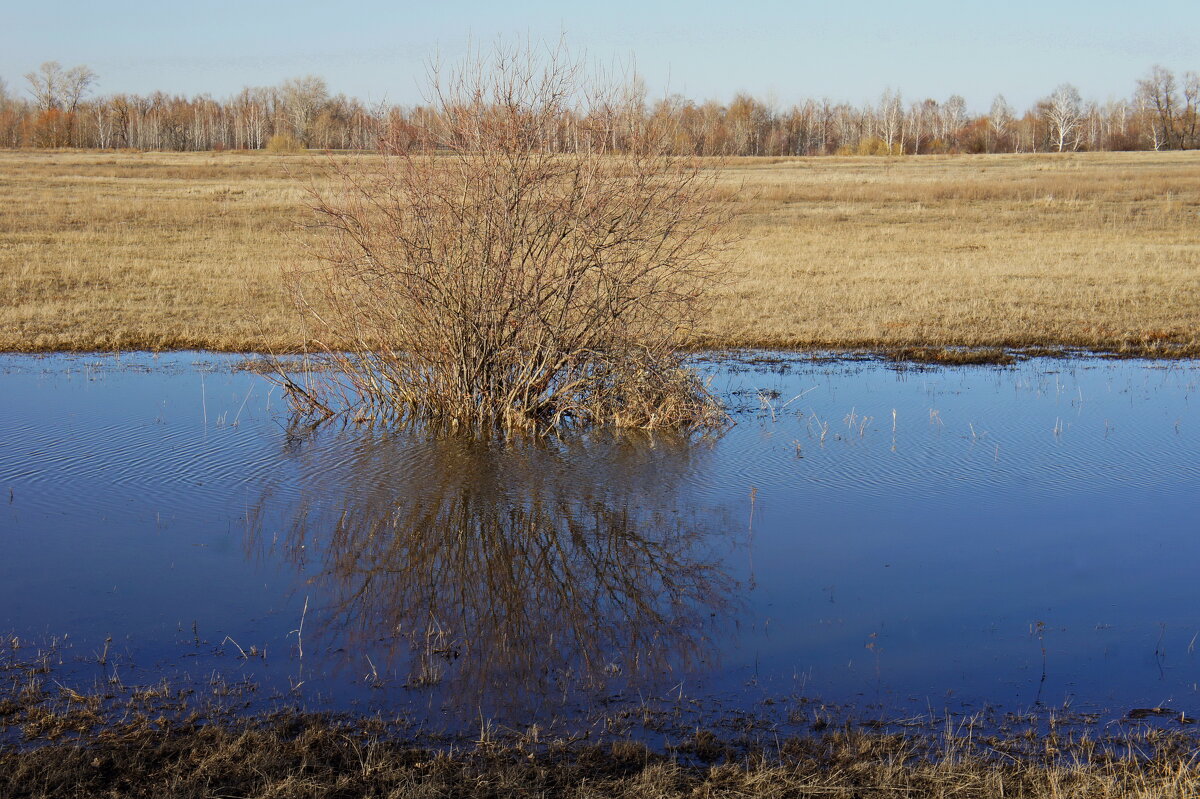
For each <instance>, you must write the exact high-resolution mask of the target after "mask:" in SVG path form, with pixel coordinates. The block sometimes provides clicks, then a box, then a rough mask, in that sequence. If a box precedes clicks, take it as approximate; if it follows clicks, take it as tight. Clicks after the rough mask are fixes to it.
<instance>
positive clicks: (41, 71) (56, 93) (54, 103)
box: [25, 61, 96, 111]
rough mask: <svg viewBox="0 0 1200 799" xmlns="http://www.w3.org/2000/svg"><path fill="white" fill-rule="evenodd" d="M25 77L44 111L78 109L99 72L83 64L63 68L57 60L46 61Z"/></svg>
mask: <svg viewBox="0 0 1200 799" xmlns="http://www.w3.org/2000/svg"><path fill="white" fill-rule="evenodd" d="M25 80H27V81H29V93H30V94H32V95H33V99H34V102H35V103H37V106H38V108H40V109H41V110H42V111H51V110H56V111H75V110H76V109H77V108H78V107H79V102H80V100H82V99H83V97H84V95H85V94H87V93H88V90H89V89H90V88H91V87H92V84H94V83H95V82H96V73H95V72H92V70H91V69H89V68H88V67H86V66H83V65H79V66H75V67H71V68H70V69H68V70H64V69H63V68H62V64H60V63H58V62H57V61H47V62H45V63H43V64H42V65H41V66H40V67H38V69H37V71H36V72H28V73H26V75H25Z"/></svg>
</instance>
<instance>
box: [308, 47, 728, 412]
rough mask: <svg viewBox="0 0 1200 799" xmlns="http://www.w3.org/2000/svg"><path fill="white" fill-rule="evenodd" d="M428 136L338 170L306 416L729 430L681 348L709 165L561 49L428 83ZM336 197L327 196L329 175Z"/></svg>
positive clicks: (716, 224) (707, 231)
mask: <svg viewBox="0 0 1200 799" xmlns="http://www.w3.org/2000/svg"><path fill="white" fill-rule="evenodd" d="M431 72H432V81H431V83H432V90H431V105H432V107H433V109H434V111H433V118H432V119H431V120H430V123H429V124H428V125H427V126H426V128H427V131H426V132H422V133H419V134H416V135H415V137H414V134H413V133H412V132H411V131H404V132H398V133H396V134H395V135H394V136H392V137H391V138H389V139H386V140H385V141H384V142H383V143H382V148H381V149H382V154H381V156H380V157H378V158H369V159H360V160H358V161H345V160H337V159H330V160H328V161H327V162H326V167H325V171H326V177H328V178H331V179H332V181H331V185H333V186H334V188H333V189H322V190H314V192H313V198H314V202H313V204H312V207H313V210H314V211H315V214H316V218H317V225H318V226H319V227H320V228H321V230H322V232H324V233H327V234H328V235H327V236H326V237H325V238H324V243H325V248H324V250H323V251H322V252H320V257H321V266H320V268H318V269H316V270H313V271H307V272H299V271H297V272H294V273H293V274H292V275H291V285H292V287H293V288H294V289H295V298H296V302H297V303H298V305H299V307H300V308H301V309H302V310H303V311H304V312H305V315H306V316H307V318H308V319H309V320H310V321H311V322H312V324H313V328H312V339H313V340H314V341H315V342H317V348H318V350H319V358H320V360H321V361H322V362H323V365H324V366H325V367H327V368H326V369H324V370H322V371H320V372H319V373H318V377H316V378H313V379H310V380H309V381H308V382H307V384H306V385H305V386H304V387H301V386H300V385H298V384H297V383H295V382H291V381H288V388H289V389H290V393H291V396H292V398H293V400H294V401H295V402H296V403H297V404H298V406H300V407H302V408H305V409H309V410H317V411H319V412H321V413H333V412H335V411H338V410H342V409H345V408H346V407H348V406H349V407H358V408H359V413H361V414H366V415H369V416H373V417H380V416H383V417H388V418H407V419H412V418H419V419H424V420H433V421H438V422H445V423H450V424H452V425H465V426H469V427H472V428H480V427H499V428H502V429H510V428H524V427H536V426H541V425H549V426H552V427H554V426H562V425H568V424H613V425H620V426H634V427H648V428H649V427H677V426H692V425H708V424H714V423H717V422H718V421H719V420H720V419H722V418H723V415H722V413H721V411H720V408H719V406H718V404H717V403H716V402H715V400H714V398H713V397H712V396H711V395H710V394H709V393H708V391H707V390H706V388H705V386H704V385H703V384H702V383H701V382H700V381H699V379H698V378H697V376H696V375H695V374H694V373H693V372H691V371H689V370H687V369H686V368H684V365H683V362H682V360H681V358H680V356H679V355H678V354H677V347H678V345H679V344H680V342H681V341H682V339H683V337H684V336H685V335H686V334H687V332H688V331H689V330H690V328H691V325H692V323H693V319H694V316H695V313H696V311H697V308H698V303H699V302H700V300H701V298H702V296H703V294H704V292H705V290H706V288H707V287H708V286H709V285H710V284H711V283H712V282H713V280H714V279H715V277H716V275H717V267H718V261H717V256H718V255H719V254H720V253H721V252H722V251H723V249H724V244H725V238H724V233H723V231H724V230H725V229H726V228H725V225H724V222H725V219H726V213H725V211H724V210H723V206H721V205H720V204H719V203H718V201H717V200H715V199H713V197H712V192H711V189H712V186H713V181H714V179H715V176H716V175H715V172H714V171H713V170H712V169H711V165H710V167H709V168H708V169H705V170H702V169H701V166H700V164H699V162H698V161H696V160H692V159H680V158H676V157H672V156H671V155H670V154H669V146H670V144H671V141H672V139H673V133H674V131H673V130H671V129H669V124H667V123H665V122H659V121H656V120H650V121H646V119H645V116H644V115H643V114H641V113H640V107H641V104H642V99H641V97H640V96H639V94H638V93H637V92H636V91H634V90H631V89H630V88H629V87H628V86H617V87H615V88H614V87H605V86H599V85H597V82H596V81H591V80H588V79H586V78H585V77H584V73H583V70H582V69H581V67H580V66H579V64H578V63H575V62H571V61H569V60H568V59H567V58H566V57H565V56H564V55H563V53H562V51H561V50H559V51H555V52H549V53H547V54H546V55H544V56H541V55H539V54H537V53H535V52H534V51H532V50H531V49H529V48H525V49H512V50H505V49H497V50H496V51H495V53H494V54H493V55H492V56H491V57H490V58H475V59H473V60H471V61H470V62H469V63H468V64H467V66H465V67H463V68H461V69H459V70H458V71H456V72H454V73H453V74H450V75H442V74H441V73H439V72H438V71H437V70H436V69H434V70H432V71H431ZM326 185H329V184H326Z"/></svg>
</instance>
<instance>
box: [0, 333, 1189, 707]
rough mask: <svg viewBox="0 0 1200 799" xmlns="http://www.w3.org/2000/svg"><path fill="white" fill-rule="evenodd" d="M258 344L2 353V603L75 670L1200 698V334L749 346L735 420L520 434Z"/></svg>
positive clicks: (464, 688) (255, 679)
mask: <svg viewBox="0 0 1200 799" xmlns="http://www.w3.org/2000/svg"><path fill="white" fill-rule="evenodd" d="M237 363H238V359H235V358H224V357H220V356H211V355H197V354H180V355H171V356H162V357H152V356H148V355H143V356H136V355H135V356H122V357H121V358H120V359H117V358H113V357H95V356H88V357H65V356H63V357H52V358H30V357H13V356H9V357H4V358H0V410H2V413H0V492H2V494H3V496H2V497H0V633H5V634H7V635H17V636H18V637H20V638H22V639H24V640H32V641H49V640H53V639H58V640H59V641H60V642H61V641H63V640H64V638H65V641H66V642H68V645H67V646H66V647H65V649H64V651H65V652H66V653H67V654H65V655H64V656H63V657H62V663H61V664H59V671H60V676H59V677H58V679H61V680H75V681H77V682H81V683H86V682H87V681H88V680H92V681H96V680H104V679H111V678H112V677H113V676H116V677H117V678H119V679H121V680H122V681H123V682H125V683H139V684H140V683H151V682H155V681H157V680H160V679H162V678H164V677H166V678H168V679H169V680H172V681H176V682H177V681H192V682H196V683H205V682H212V681H214V680H222V681H239V680H243V681H247V682H250V683H253V684H254V685H256V686H257V688H256V690H255V691H254V695H255V696H256V697H259V698H260V699H261V701H265V700H266V698H268V697H277V698H278V697H282V698H284V699H286V700H287V701H289V702H297V703H300V704H302V705H305V706H309V707H322V708H335V709H348V708H358V709H362V708H385V709H387V710H389V711H400V712H404V713H410V714H413V715H414V716H421V715H422V714H423V715H424V717H425V718H427V719H430V720H435V721H436V722H437V723H445V724H446V725H448V726H453V725H454V724H455V723H456V722H455V721H454V720H455V719H458V720H460V721H462V723H475V724H477V723H478V720H479V718H480V715H481V714H486V715H488V716H494V717H496V718H504V719H508V720H511V721H512V722H513V723H525V722H527V721H528V720H530V719H535V718H539V717H542V716H544V715H546V714H550V713H553V714H557V715H562V714H563V713H565V712H567V711H565V710H564V708H567V707H578V706H581V705H583V704H586V703H588V702H595V701H609V700H612V699H613V698H614V697H624V698H631V697H632V698H636V697H645V696H660V695H667V694H670V693H671V692H674V693H675V694H676V695H684V694H686V695H687V696H691V697H695V698H699V699H701V700H707V701H709V702H712V703H714V704H715V705H720V706H721V707H723V708H726V709H728V708H731V707H732V708H753V707H757V706H760V705H759V703H761V702H763V701H764V700H767V699H774V698H781V697H796V696H807V697H815V698H819V699H821V700H823V701H828V702H835V703H842V704H849V705H853V706H858V707H870V708H877V709H879V712H882V713H885V714H894V715H896V716H902V715H904V714H907V713H927V712H929V711H930V710H931V709H933V710H934V711H935V712H937V711H939V710H941V709H942V708H953V709H956V710H971V709H972V708H978V707H981V706H983V705H985V704H991V705H993V706H999V707H1001V708H1008V709H1023V708H1030V707H1033V706H1035V705H1038V704H1041V705H1042V706H1054V707H1060V706H1062V705H1064V704H1066V705H1069V706H1071V707H1072V708H1075V709H1088V710H1095V711H1098V712H1101V713H1106V714H1110V715H1113V716H1115V715H1119V714H1121V713H1124V712H1125V711H1126V710H1127V709H1129V708H1131V707H1138V706H1154V705H1170V706H1173V707H1177V708H1179V709H1182V710H1185V711H1187V712H1188V713H1189V715H1191V714H1192V713H1196V712H1200V701H1198V700H1200V692H1198V686H1197V683H1198V682H1200V656H1198V654H1197V648H1198V647H1200V640H1198V634H1200V582H1198V581H1197V570H1198V564H1200V521H1198V520H1197V513H1196V509H1197V500H1196V498H1197V496H1200V412H1198V410H1200V409H1198V407H1197V401H1198V398H1197V396H1196V393H1197V387H1198V386H1200V366H1198V365H1197V364H1195V363H1171V364H1162V363H1146V362H1135V361H1122V362H1117V361H1102V360H1072V361H1053V360H1035V361H1030V362H1026V363H1024V364H1021V365H1019V366H1017V367H1015V368H988V367H970V368H961V369H949V370H933V371H919V370H912V369H909V370H897V369H896V368H894V367H890V366H888V365H885V364H881V363H875V362H859V363H854V362H850V363H846V362H842V363H836V362H835V363H824V364H814V363H811V362H808V361H805V360H801V359H795V360H786V359H785V360H784V361H782V362H777V361H776V360H775V359H774V357H773V356H772V357H759V358H756V357H754V356H747V357H743V358H741V359H737V360H728V359H725V360H721V361H706V362H702V363H701V366H702V368H704V369H706V370H708V371H709V372H710V373H711V374H713V375H714V383H713V386H714V388H716V389H717V390H718V391H719V392H720V393H721V394H722V395H723V396H724V397H725V399H726V400H727V402H729V404H730V405H731V407H732V408H733V409H734V420H735V422H736V424H735V425H734V426H733V427H731V428H730V429H729V430H728V431H726V432H725V433H724V434H722V435H720V436H714V437H708V438H693V439H691V440H687V439H681V438H678V437H672V436H663V435H657V436H648V435H641V434H612V433H592V434H588V435H579V436H571V437H568V438H565V439H563V440H548V441H546V440H543V441H523V442H514V443H509V444H507V445H499V444H495V443H492V444H487V443H475V442H467V441H462V440H455V439H446V438H441V439H439V438H431V437H429V436H425V435H420V434H416V433H411V432H407V433H406V432H395V431H393V432H387V431H381V430H378V429H372V428H370V427H366V426H355V425H348V426H343V425H326V426H324V427H321V428H319V429H317V430H307V429H303V428H302V427H300V426H297V425H295V424H289V420H288V417H287V414H286V408H285V407H284V405H283V403H282V402H281V399H280V397H279V392H278V391H277V390H273V388H272V385H271V384H270V383H269V382H268V381H267V380H265V379H264V378H262V377H261V376H257V375H254V374H252V373H249V372H245V371H240V370H237V369H235V368H233V367H235V366H236V364H237ZM110 637H111V639H112V641H111V643H108V644H106V639H108V638H110ZM106 646H107V648H108V653H109V654H108V655H107V656H106V657H105V658H104V660H105V664H104V665H100V664H98V663H97V660H98V658H97V657H96V654H97V653H102V652H104V651H105V647H106ZM598 698H599V699H598ZM256 701H259V700H256ZM430 723H433V722H430Z"/></svg>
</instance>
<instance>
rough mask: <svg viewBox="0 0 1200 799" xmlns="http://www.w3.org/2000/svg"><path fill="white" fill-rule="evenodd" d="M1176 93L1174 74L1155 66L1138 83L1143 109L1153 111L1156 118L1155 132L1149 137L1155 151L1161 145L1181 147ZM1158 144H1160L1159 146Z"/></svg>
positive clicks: (1139, 97)
mask: <svg viewBox="0 0 1200 799" xmlns="http://www.w3.org/2000/svg"><path fill="white" fill-rule="evenodd" d="M1178 91H1179V85H1178V83H1177V82H1176V80H1175V73H1173V72H1171V70H1169V69H1166V68H1165V67H1162V66H1160V65H1157V64H1156V65H1155V66H1154V67H1153V68H1152V69H1151V70H1150V74H1149V75H1148V76H1147V77H1145V78H1143V79H1142V80H1140V81H1138V99H1139V100H1140V101H1141V104H1142V105H1143V107H1148V108H1151V109H1153V111H1154V114H1155V117H1156V119H1155V124H1156V127H1157V130H1155V131H1154V132H1153V134H1152V136H1151V138H1152V140H1153V141H1154V142H1155V147H1154V149H1156V150H1157V149H1160V147H1161V146H1162V144H1166V145H1167V146H1175V147H1182V146H1183V143H1182V141H1181V140H1180V137H1179V135H1178V130H1177V124H1176V123H1177V116H1178V113H1179V94H1178ZM1160 142H1161V143H1162V144H1159V143H1160Z"/></svg>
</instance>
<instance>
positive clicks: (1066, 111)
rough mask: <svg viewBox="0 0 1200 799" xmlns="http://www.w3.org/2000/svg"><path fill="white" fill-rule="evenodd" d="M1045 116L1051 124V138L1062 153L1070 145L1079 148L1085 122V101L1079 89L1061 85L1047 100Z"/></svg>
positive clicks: (1069, 85)
mask: <svg viewBox="0 0 1200 799" xmlns="http://www.w3.org/2000/svg"><path fill="white" fill-rule="evenodd" d="M1044 109H1045V110H1044V111H1043V115H1044V116H1045V119H1046V121H1047V122H1048V123H1049V124H1050V136H1051V141H1052V142H1053V144H1054V146H1055V147H1056V148H1057V149H1058V151H1059V152H1060V153H1061V152H1062V151H1063V150H1064V149H1065V148H1066V147H1067V146H1068V145H1069V146H1070V147H1071V149H1072V150H1074V149H1076V148H1077V147H1078V146H1079V125H1080V122H1082V121H1083V99H1082V98H1081V97H1080V96H1079V89H1076V88H1075V87H1074V86H1072V85H1071V84H1069V83H1064V84H1061V85H1060V86H1059V87H1058V88H1057V89H1055V90H1054V93H1053V94H1051V95H1050V96H1049V97H1048V98H1046V101H1045V105H1044Z"/></svg>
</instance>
